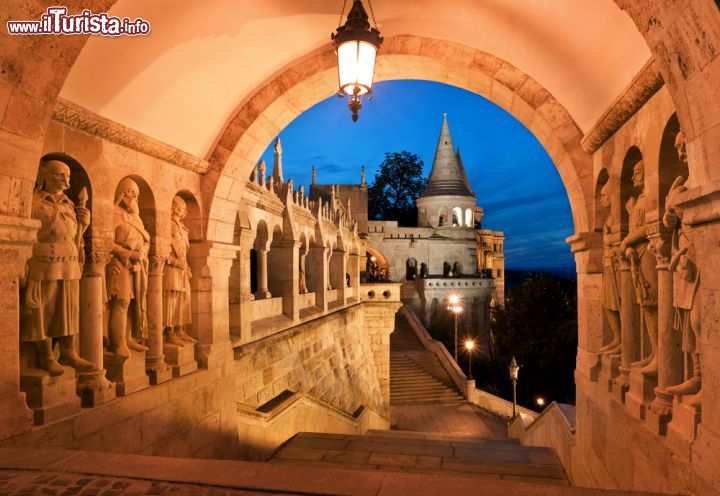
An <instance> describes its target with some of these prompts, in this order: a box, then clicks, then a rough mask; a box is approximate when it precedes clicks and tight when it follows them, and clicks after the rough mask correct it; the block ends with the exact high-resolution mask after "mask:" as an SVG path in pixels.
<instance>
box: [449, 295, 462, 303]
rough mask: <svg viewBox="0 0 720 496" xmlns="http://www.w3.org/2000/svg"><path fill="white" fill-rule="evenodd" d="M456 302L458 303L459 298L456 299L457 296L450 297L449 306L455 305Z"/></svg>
mask: <svg viewBox="0 0 720 496" xmlns="http://www.w3.org/2000/svg"><path fill="white" fill-rule="evenodd" d="M458 302H460V297H458V295H450V304H451V305H457V304H458Z"/></svg>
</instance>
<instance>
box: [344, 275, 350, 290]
mask: <svg viewBox="0 0 720 496" xmlns="http://www.w3.org/2000/svg"><path fill="white" fill-rule="evenodd" d="M345 287H346V288H349V287H350V274H349V273H347V272H345Z"/></svg>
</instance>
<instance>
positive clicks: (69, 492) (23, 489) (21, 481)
mask: <svg viewBox="0 0 720 496" xmlns="http://www.w3.org/2000/svg"><path fill="white" fill-rule="evenodd" d="M270 494H272V495H273V496H278V494H286V495H287V494H288V493H266V492H257V491H238V490H237V489H229V488H222V487H211V486H202V485H196V484H174V483H172V482H163V481H151V480H139V479H126V478H120V477H104V476H92V475H89V476H88V475H83V474H69V473H58V472H45V471H43V472H38V471H23V470H0V496H44V495H47V496H120V495H122V496H150V495H168V496H196V495H197V496H246V495H247V496H250V495H251V496H264V495H270Z"/></svg>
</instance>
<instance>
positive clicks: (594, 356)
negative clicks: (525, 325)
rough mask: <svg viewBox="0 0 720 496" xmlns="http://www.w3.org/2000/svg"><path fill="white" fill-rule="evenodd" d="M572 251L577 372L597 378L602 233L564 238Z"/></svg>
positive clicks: (598, 367)
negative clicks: (575, 278)
mask: <svg viewBox="0 0 720 496" xmlns="http://www.w3.org/2000/svg"><path fill="white" fill-rule="evenodd" d="M566 241H567V243H568V244H569V245H570V249H571V251H572V252H573V253H574V254H575V266H576V270H577V291H578V298H577V299H578V352H577V364H576V372H577V373H580V374H582V375H584V376H585V377H587V378H588V379H589V380H591V381H597V380H598V376H599V372H600V356H601V355H600V353H599V350H600V348H601V347H602V343H603V325H602V323H603V320H602V318H603V317H602V251H603V245H602V235H601V234H600V233H596V232H590V233H588V232H585V233H578V234H575V235H574V236H571V237H569V238H567V240H566Z"/></svg>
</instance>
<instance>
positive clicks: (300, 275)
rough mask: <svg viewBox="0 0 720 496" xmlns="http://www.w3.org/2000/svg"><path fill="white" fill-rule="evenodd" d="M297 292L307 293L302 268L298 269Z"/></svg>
mask: <svg viewBox="0 0 720 496" xmlns="http://www.w3.org/2000/svg"><path fill="white" fill-rule="evenodd" d="M298 292H299V293H300V294H305V293H307V292H308V291H307V285H306V283H305V271H304V270H303V268H302V267H300V268H299V269H298Z"/></svg>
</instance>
